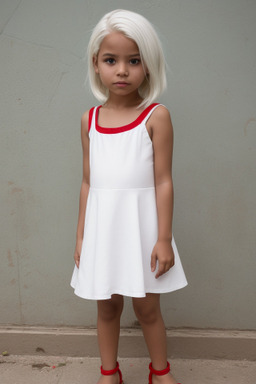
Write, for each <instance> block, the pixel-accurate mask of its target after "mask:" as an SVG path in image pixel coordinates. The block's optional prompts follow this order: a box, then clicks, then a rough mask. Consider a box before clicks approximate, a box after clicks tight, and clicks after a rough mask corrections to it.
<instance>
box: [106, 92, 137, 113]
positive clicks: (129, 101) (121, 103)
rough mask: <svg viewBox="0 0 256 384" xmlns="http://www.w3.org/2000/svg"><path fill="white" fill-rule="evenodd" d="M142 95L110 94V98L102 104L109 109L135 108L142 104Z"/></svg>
mask: <svg viewBox="0 0 256 384" xmlns="http://www.w3.org/2000/svg"><path fill="white" fill-rule="evenodd" d="M142 100H143V99H142V98H141V96H140V95H139V94H138V95H135V97H134V95H133V97H129V98H127V97H113V96H111V95H110V96H109V98H108V100H107V101H106V102H105V103H104V104H103V105H102V107H103V108H107V109H116V110H117V109H119V110H122V109H129V108H134V107H137V106H138V105H140V103H141V102H142Z"/></svg>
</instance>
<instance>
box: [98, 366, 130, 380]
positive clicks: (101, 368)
mask: <svg viewBox="0 0 256 384" xmlns="http://www.w3.org/2000/svg"><path fill="white" fill-rule="evenodd" d="M100 370H101V374H102V375H104V376H111V375H114V374H115V373H117V372H118V374H119V378H120V381H119V384H123V383H124V382H123V377H122V372H121V371H120V369H119V364H118V362H116V367H115V369H111V370H110V371H105V369H103V367H102V366H101V367H100Z"/></svg>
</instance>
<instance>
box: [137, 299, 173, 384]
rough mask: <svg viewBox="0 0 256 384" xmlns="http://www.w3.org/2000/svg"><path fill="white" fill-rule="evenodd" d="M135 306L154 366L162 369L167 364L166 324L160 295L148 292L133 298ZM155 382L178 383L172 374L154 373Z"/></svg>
mask: <svg viewBox="0 0 256 384" xmlns="http://www.w3.org/2000/svg"><path fill="white" fill-rule="evenodd" d="M133 308H134V311H135V314H136V316H137V318H138V320H139V322H140V324H141V327H142V331H143V334H144V338H145V341H146V344H147V347H148V351H149V355H150V358H151V362H152V366H153V368H154V369H156V370H157V371H161V370H163V369H165V368H166V366H167V342H166V331H165V325H164V321H163V318H162V314H161V309H160V295H159V294H153V293H148V294H147V296H146V297H143V298H133ZM153 383H154V384H157V383H165V384H176V383H177V381H175V379H174V378H173V377H172V375H171V374H167V375H164V376H156V375H153Z"/></svg>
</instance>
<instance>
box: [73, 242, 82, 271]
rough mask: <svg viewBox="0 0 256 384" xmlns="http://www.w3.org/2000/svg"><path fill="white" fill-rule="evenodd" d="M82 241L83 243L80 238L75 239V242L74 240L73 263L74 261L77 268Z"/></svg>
mask: <svg viewBox="0 0 256 384" xmlns="http://www.w3.org/2000/svg"><path fill="white" fill-rule="evenodd" d="M82 243H83V240H82V239H81V240H77V242H76V248H75V254H74V259H75V263H76V266H77V268H79V264H80V254H81V249H82Z"/></svg>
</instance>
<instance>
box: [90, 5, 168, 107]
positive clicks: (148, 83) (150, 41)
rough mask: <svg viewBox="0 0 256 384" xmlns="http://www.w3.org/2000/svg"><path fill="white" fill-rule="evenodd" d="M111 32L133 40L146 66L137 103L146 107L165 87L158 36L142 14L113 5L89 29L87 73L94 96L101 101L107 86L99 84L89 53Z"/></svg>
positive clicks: (105, 95)
mask: <svg viewBox="0 0 256 384" xmlns="http://www.w3.org/2000/svg"><path fill="white" fill-rule="evenodd" d="M111 32H121V33H123V34H124V35H125V36H126V37H128V38H130V39H132V40H133V41H135V43H136V44H137V46H138V48H139V52H140V56H141V60H142V64H143V67H144V70H145V68H147V70H148V73H149V76H146V71H145V80H144V82H143V83H142V85H141V86H140V88H139V94H140V96H141V97H142V98H143V101H142V103H141V104H140V105H139V107H140V106H144V107H147V106H148V105H150V104H151V103H152V102H153V101H154V100H155V99H156V98H157V97H158V96H159V95H160V94H161V93H162V92H163V90H164V89H165V87H166V74H165V59H164V54H163V50H162V46H161V43H160V40H159V38H158V36H157V34H156V32H155V30H154V28H153V26H152V25H151V23H150V22H149V21H148V20H147V19H146V18H145V17H143V16H142V15H140V14H138V13H135V12H131V11H126V10H123V9H117V10H114V11H112V12H109V13H107V14H106V15H104V16H103V17H102V19H101V20H100V21H99V22H98V24H97V25H96V26H95V28H94V29H93V31H92V35H91V38H90V41H89V45H88V50H87V53H88V77H89V81H90V85H91V90H92V92H93V94H94V96H95V97H96V98H97V99H98V100H99V101H100V102H102V103H105V102H106V101H107V99H108V94H109V93H108V89H107V88H106V87H105V86H104V85H103V84H102V82H101V80H100V77H99V76H98V75H97V74H96V73H95V70H94V66H93V57H95V56H97V54H98V52H99V49H100V45H101V43H102V40H103V39H104V37H106V36H107V35H108V34H109V33H111Z"/></svg>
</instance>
